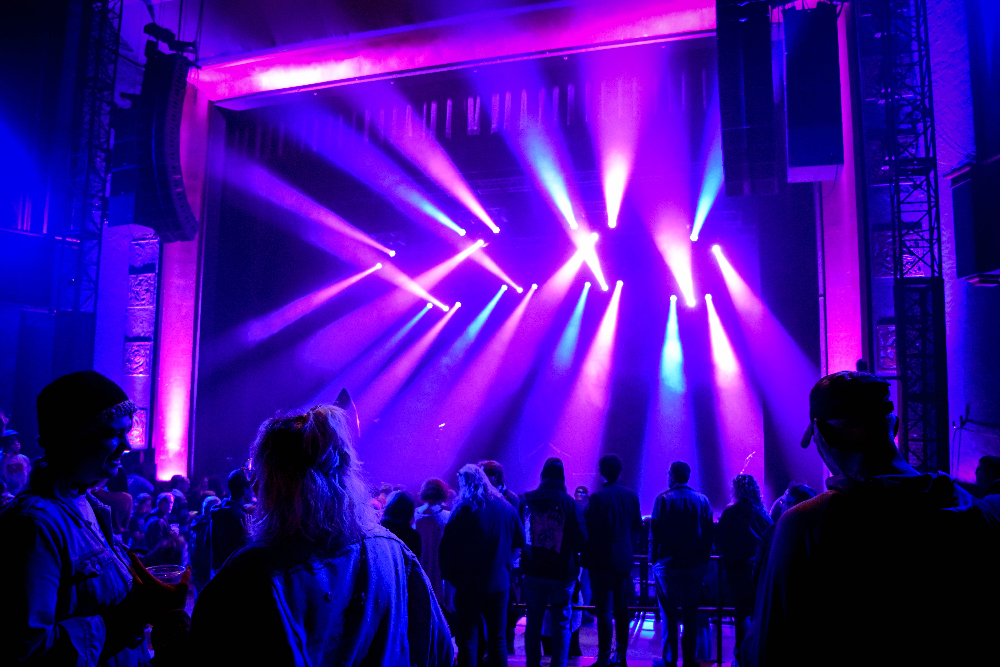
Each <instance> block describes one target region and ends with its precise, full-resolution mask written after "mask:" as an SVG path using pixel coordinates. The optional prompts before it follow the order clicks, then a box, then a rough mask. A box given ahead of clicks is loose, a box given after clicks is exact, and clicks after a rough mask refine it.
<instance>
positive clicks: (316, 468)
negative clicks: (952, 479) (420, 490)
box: [250, 405, 378, 545]
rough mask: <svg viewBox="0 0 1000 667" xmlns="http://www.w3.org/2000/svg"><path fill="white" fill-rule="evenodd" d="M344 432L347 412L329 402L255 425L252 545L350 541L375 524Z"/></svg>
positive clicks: (357, 464) (373, 515)
mask: <svg viewBox="0 0 1000 667" xmlns="http://www.w3.org/2000/svg"><path fill="white" fill-rule="evenodd" d="M350 434H351V429H350V427H349V421H348V418H347V413H346V412H345V411H344V410H343V409H342V408H339V407H337V406H335V405H318V406H316V407H314V408H312V409H311V410H308V411H307V412H305V413H303V414H292V415H287V416H285V417H275V418H272V419H268V420H266V421H265V422H264V423H263V424H261V425H260V429H259V430H258V431H257V439H256V440H255V441H254V443H253V445H252V446H251V450H250V455H251V460H252V463H253V469H254V473H253V476H254V486H255V490H256V494H257V505H256V507H255V508H254V512H253V516H252V519H251V535H252V537H253V538H254V539H255V540H265V541H274V540H278V539H283V538H306V539H307V540H309V541H312V542H316V543H318V544H324V545H331V544H333V543H335V542H343V543H350V542H352V541H355V540H357V539H360V538H361V537H363V536H364V535H365V534H366V533H367V531H368V530H370V529H371V528H372V527H373V526H375V525H376V524H377V523H378V520H377V517H376V515H375V511H374V509H373V508H372V507H371V505H370V504H369V496H370V494H369V492H368V488H367V485H366V484H365V482H364V479H363V477H362V474H361V462H360V461H358V456H357V452H356V451H355V449H354V445H353V443H352V442H351V435H350Z"/></svg>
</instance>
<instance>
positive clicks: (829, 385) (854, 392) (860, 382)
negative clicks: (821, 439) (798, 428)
mask: <svg viewBox="0 0 1000 667" xmlns="http://www.w3.org/2000/svg"><path fill="white" fill-rule="evenodd" d="M892 411H893V404H892V401H891V400H889V383H888V382H886V381H885V380H883V379H882V378H880V377H878V376H876V375H872V374H871V373H861V372H858V371H840V372H838V373H832V374H830V375H827V376H825V377H822V378H820V379H819V381H818V382H817V383H816V384H815V385H813V388H812V391H810V392H809V428H807V429H806V432H805V434H804V435H803V436H802V441H801V442H800V443H799V444H801V445H802V447H803V448H806V447H808V446H809V443H810V442H811V441H812V434H813V425H814V424H815V422H816V421H830V420H833V419H871V418H879V417H885V416H886V415H889V414H892Z"/></svg>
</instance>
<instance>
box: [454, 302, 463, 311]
mask: <svg viewBox="0 0 1000 667" xmlns="http://www.w3.org/2000/svg"><path fill="white" fill-rule="evenodd" d="M461 307H462V302H461V301H456V302H455V305H454V306H452V308H454V309H455V310H458V309H459V308H461Z"/></svg>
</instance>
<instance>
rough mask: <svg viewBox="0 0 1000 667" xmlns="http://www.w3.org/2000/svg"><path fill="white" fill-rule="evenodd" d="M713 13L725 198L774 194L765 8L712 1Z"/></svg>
mask: <svg viewBox="0 0 1000 667" xmlns="http://www.w3.org/2000/svg"><path fill="white" fill-rule="evenodd" d="M715 10H716V17H717V19H716V32H715V34H716V44H717V47H718V54H719V58H718V62H719V111H720V113H721V117H722V167H723V174H724V178H725V183H726V194H727V195H728V196H730V197H733V196H739V195H755V194H774V193H775V192H777V187H778V186H777V178H776V175H775V141H774V92H773V90H772V85H771V82H772V76H771V6H770V4H769V3H767V2H746V1H745V0H716V3H715Z"/></svg>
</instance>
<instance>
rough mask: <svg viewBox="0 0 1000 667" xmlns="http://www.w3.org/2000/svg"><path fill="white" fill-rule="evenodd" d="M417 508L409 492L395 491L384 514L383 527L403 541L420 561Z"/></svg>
mask: <svg viewBox="0 0 1000 667" xmlns="http://www.w3.org/2000/svg"><path fill="white" fill-rule="evenodd" d="M416 507H417V504H416V503H415V502H414V501H413V496H412V495H411V494H410V493H409V492H408V491H402V490H400V491H393V492H392V493H390V494H389V500H388V502H386V505H385V510H384V511H383V512H382V527H383V528H385V529H386V530H388V531H389V532H391V533H392V534H393V535H395V536H396V537H398V538H399V539H401V540H403V544H405V545H406V546H407V547H409V548H410V551H412V552H413V553H414V555H416V556H417V558H418V559H419V558H420V533H418V532H417V531H416V530H415V529H414V528H413V512H414V510H415V509H416Z"/></svg>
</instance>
